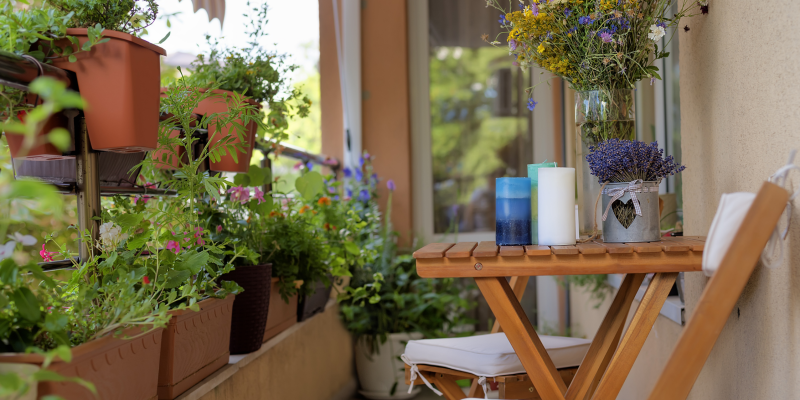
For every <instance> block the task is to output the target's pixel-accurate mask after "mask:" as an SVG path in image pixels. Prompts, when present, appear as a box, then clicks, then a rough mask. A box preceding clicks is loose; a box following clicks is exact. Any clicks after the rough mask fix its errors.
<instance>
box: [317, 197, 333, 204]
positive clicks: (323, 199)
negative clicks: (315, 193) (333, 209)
mask: <svg viewBox="0 0 800 400" xmlns="http://www.w3.org/2000/svg"><path fill="white" fill-rule="evenodd" d="M317 204H319V205H321V206H329V205H331V199H329V198H327V197H325V196H322V197H320V198H319V200H318V201H317Z"/></svg>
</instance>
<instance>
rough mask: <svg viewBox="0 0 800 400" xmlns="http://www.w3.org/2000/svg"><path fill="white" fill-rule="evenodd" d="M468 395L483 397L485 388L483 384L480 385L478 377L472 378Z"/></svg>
mask: <svg viewBox="0 0 800 400" xmlns="http://www.w3.org/2000/svg"><path fill="white" fill-rule="evenodd" d="M467 397H483V388H482V387H481V385H478V380H477V379H473V380H472V384H471V385H470V387H469V393H468V394H467Z"/></svg>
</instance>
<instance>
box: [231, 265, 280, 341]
mask: <svg viewBox="0 0 800 400" xmlns="http://www.w3.org/2000/svg"><path fill="white" fill-rule="evenodd" d="M271 277H272V264H264V265H247V266H239V267H236V269H235V270H233V271H231V272H229V273H227V274H225V275H222V276H221V277H220V278H219V280H220V281H233V282H236V283H237V284H238V285H239V286H241V287H242V289H244V292H242V293H240V294H239V295H238V296H236V304H234V305H233V319H232V320H231V343H230V351H231V354H247V353H252V352H254V351H256V350H258V349H260V348H261V343H263V338H264V330H265V329H266V326H267V315H268V312H269V302H270V293H271V289H272V284H271Z"/></svg>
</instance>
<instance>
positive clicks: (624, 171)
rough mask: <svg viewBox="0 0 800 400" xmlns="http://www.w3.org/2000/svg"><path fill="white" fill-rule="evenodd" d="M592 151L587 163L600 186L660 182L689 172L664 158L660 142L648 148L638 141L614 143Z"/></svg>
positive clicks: (612, 141)
mask: <svg viewBox="0 0 800 400" xmlns="http://www.w3.org/2000/svg"><path fill="white" fill-rule="evenodd" d="M589 151H590V153H589V155H587V156H586V161H587V162H588V163H589V168H590V170H591V173H592V175H594V176H596V177H597V178H598V180H599V181H600V183H604V182H610V183H615V182H633V181H636V180H642V181H660V180H661V179H663V178H666V177H667V176H670V175H675V174H677V173H679V172H681V171H683V170H684V169H686V167H685V166H683V165H680V164H678V163H676V162H675V159H674V158H673V157H672V156H666V157H664V150H663V149H659V148H658V142H653V143H650V144H649V145H648V144H646V143H644V142H642V141H639V140H619V139H611V140H608V141H605V142H602V143H600V144H598V145H597V146H591V147H590V148H589Z"/></svg>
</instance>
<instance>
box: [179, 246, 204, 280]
mask: <svg viewBox="0 0 800 400" xmlns="http://www.w3.org/2000/svg"><path fill="white" fill-rule="evenodd" d="M206 264H208V252H207V251H201V252H199V253H192V254H191V255H189V256H188V257H186V259H185V260H183V261H181V262H178V263H176V264H175V269H176V270H189V271H191V272H192V275H194V274H197V273H199V272H200V269H201V268H203V267H204V266H205V265H206Z"/></svg>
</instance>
